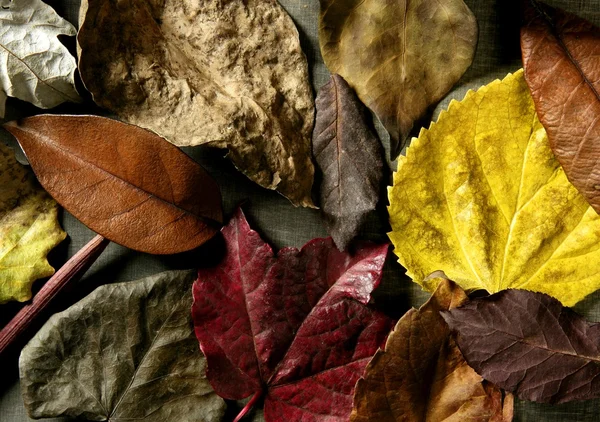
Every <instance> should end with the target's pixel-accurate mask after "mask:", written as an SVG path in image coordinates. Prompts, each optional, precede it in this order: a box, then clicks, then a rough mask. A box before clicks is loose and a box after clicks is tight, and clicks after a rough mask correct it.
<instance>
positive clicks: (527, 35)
mask: <svg viewBox="0 0 600 422" xmlns="http://www.w3.org/2000/svg"><path fill="white" fill-rule="evenodd" d="M525 3H526V10H525V24H524V26H523V27H522V29H521V46H522V50H523V64H524V66H525V78H526V80H527V84H528V85H529V88H530V89H531V93H532V95H533V101H534V102H535V106H536V109H537V112H538V115H539V117H540V121H541V122H542V124H543V125H544V127H545V128H546V130H547V131H548V138H549V139H550V146H551V147H552V150H553V151H554V154H555V155H556V158H558V161H559V162H560V164H561V165H562V167H563V168H564V169H565V173H566V174H567V176H568V177H569V180H570V181H571V182H572V183H573V185H575V187H576V188H577V189H578V190H579V192H581V193H582V194H583V196H584V197H585V198H586V199H587V200H588V202H589V203H590V204H591V205H592V207H594V209H595V210H596V212H600V118H599V116H600V28H598V27H596V26H594V25H592V24H591V23H590V22H588V21H586V20H585V19H582V18H579V17H577V16H575V15H572V14H570V13H567V12H564V11H562V10H560V9H554V8H552V7H550V6H547V5H545V4H543V3H541V2H538V1H534V0H527V1H526V2H525Z"/></svg>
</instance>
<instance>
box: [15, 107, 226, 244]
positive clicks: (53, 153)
mask: <svg viewBox="0 0 600 422" xmlns="http://www.w3.org/2000/svg"><path fill="white" fill-rule="evenodd" d="M5 128H6V129H7V130H8V131H9V132H11V133H12V134H13V135H14V136H15V137H16V138H17V140H18V141H19V143H20V145H21V147H22V148H23V150H24V151H25V154H26V155H27V158H28V159H29V162H30V164H31V166H32V167H33V170H34V172H35V174H36V175H37V177H38V179H39V181H40V183H41V184H42V186H43V187H44V188H45V189H46V190H47V191H48V192H49V193H50V194H51V195H52V196H53V197H54V198H55V199H56V200H57V201H58V202H59V203H60V204H61V205H62V206H63V207H65V208H66V209H67V210H68V211H69V212H70V213H71V214H73V215H74V216H75V217H77V218H78V219H79V220H81V221H82V222H83V223H84V224H85V225H87V226H88V227H90V228H91V229H92V230H94V231H95V232H97V233H99V234H101V235H102V236H104V237H106V238H108V239H110V240H112V241H114V242H116V243H119V244H121V245H124V246H127V247H129V248H131V249H135V250H138V251H142V252H148V253H154V254H172V253H178V252H183V251H186V250H190V249H194V248H196V247H198V246H199V245H201V244H202V243H204V242H205V241H206V240H208V239H209V238H211V237H212V236H213V235H214V234H216V233H217V231H218V229H219V227H220V225H221V222H222V210H221V193H220V190H219V187H218V185H217V184H216V182H215V181H214V180H213V179H212V178H211V177H210V175H209V174H208V173H207V172H206V171H205V170H204V169H203V168H202V167H200V165H198V164H197V163H196V162H194V161H193V160H192V159H191V158H189V157H188V156H187V155H186V154H184V153H183V152H182V151H180V150H179V149H178V148H177V147H175V146H173V145H171V144H170V143H168V142H167V141H165V140H164V139H162V138H161V137H160V136H158V135H156V134H154V133H152V132H149V131H147V130H144V129H141V128H138V127H136V126H132V125H128V124H125V123H121V122H118V121H116V120H110V119H105V118H102V117H97V116H51V115H45V116H36V117H30V118H27V119H24V120H20V121H18V122H12V123H8V124H7V125H5Z"/></svg>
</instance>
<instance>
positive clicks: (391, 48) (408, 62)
mask: <svg viewBox="0 0 600 422" xmlns="http://www.w3.org/2000/svg"><path fill="white" fill-rule="evenodd" d="M320 1H321V15H320V20H319V42H320V45H321V53H322V54H323V59H324V60H325V64H326V65H327V67H328V68H329V70H330V71H331V72H333V73H338V74H340V75H341V76H343V77H344V79H346V81H348V83H349V84H350V86H352V88H354V89H355V90H356V92H357V94H358V96H359V97H360V99H361V100H362V102H363V103H365V104H366V105H367V107H369V108H370V109H371V110H373V111H374V112H375V114H376V115H377V116H378V117H379V119H380V120H381V122H382V123H383V125H384V126H385V127H386V129H387V130H388V132H389V133H390V136H391V142H392V156H393V157H394V158H395V156H396V155H398V152H399V151H400V146H401V145H402V144H403V142H404V140H405V139H406V137H407V136H408V135H409V133H410V131H411V129H412V127H413V124H414V123H415V121H417V120H418V119H420V118H422V117H423V115H424V114H425V112H426V111H427V109H428V108H429V107H430V106H431V105H433V104H435V103H437V102H438V101H439V100H441V99H442V97H443V96H444V95H446V93H447V92H448V91H449V90H450V88H452V86H453V85H454V84H455V83H456V82H457V81H458V80H459V79H460V77H461V76H462V75H463V73H464V72H465V71H466V70H467V68H468V67H469V66H470V65H471V62H472V61H473V56H474V54H475V46H476V45H477V22H476V20H475V16H474V15H473V13H471V11H470V10H469V8H468V7H467V5H466V4H465V3H464V2H463V0H411V1H408V0H403V1H392V2H390V1H388V0H370V1H364V0H320Z"/></svg>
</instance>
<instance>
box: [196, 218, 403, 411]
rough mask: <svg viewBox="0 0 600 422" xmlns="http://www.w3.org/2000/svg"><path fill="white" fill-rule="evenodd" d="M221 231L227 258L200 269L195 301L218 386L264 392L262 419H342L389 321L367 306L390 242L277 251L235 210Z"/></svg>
mask: <svg viewBox="0 0 600 422" xmlns="http://www.w3.org/2000/svg"><path fill="white" fill-rule="evenodd" d="M223 236H224V238H225V241H226V242H227V252H226V255H225V257H224V259H223V261H222V262H221V263H220V264H219V265H218V266H217V267H215V268H212V269H202V270H200V272H199V275H198V281H197V282H196V283H195V284H194V305H193V307H192V313H193V316H194V324H195V327H196V335H197V337H198V340H199V341H200V347H201V348H202V350H203V351H204V354H205V355H206V358H207V360H208V370H207V375H208V379H209V380H210V382H211V384H212V386H213V387H214V388H215V391H216V392H217V393H218V394H219V395H220V396H221V397H224V398H229V399H235V400H238V399H242V398H245V397H248V396H251V395H255V394H259V395H264V396H265V401H264V406H265V408H264V412H265V413H264V415H265V420H266V421H267V422H273V421H281V420H290V421H300V420H314V419H315V418H319V419H322V420H328V421H331V422H347V420H348V417H349V416H350V412H351V410H352V395H353V392H354V386H355V384H356V381H357V380H358V378H359V377H360V376H361V375H362V373H363V371H364V368H365V366H366V365H367V363H368V361H369V360H370V359H371V357H372V356H373V354H374V353H375V352H376V351H377V348H378V347H380V346H382V345H383V344H384V342H385V338H386V337H387V334H388V332H389V330H390V329H391V328H392V326H393V324H392V321H391V320H390V319H389V318H387V317H385V316H384V315H383V314H381V313H379V312H377V311H374V310H372V309H370V308H369V307H367V306H366V305H367V303H368V302H369V299H370V297H371V292H372V291H373V289H375V287H376V286H377V285H378V284H379V282H380V280H381V275H382V269H383V263H384V261H385V257H386V252H387V245H382V246H376V245H372V244H365V245H363V247H358V248H357V251H356V253H355V255H353V256H350V255H349V254H347V253H344V252H340V251H338V250H337V249H336V247H335V245H334V244H333V241H332V240H331V239H314V240H312V241H310V242H309V243H307V244H306V245H305V246H304V247H303V248H302V249H301V250H297V249H293V248H285V249H282V250H281V251H279V254H278V255H277V256H274V254H273V250H272V249H271V247H270V246H269V245H268V244H266V243H265V242H263V241H262V239H261V238H260V236H259V235H258V233H256V232H255V231H254V230H252V229H251V228H250V226H249V225H248V223H247V222H246V219H245V217H244V215H243V213H242V211H241V210H238V211H237V212H236V214H235V216H234V217H233V218H232V219H231V222H230V223H229V225H227V226H226V227H225V228H224V229H223Z"/></svg>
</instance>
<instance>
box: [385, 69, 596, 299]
mask: <svg viewBox="0 0 600 422" xmlns="http://www.w3.org/2000/svg"><path fill="white" fill-rule="evenodd" d="M389 199H390V207H389V212H390V219H391V225H392V232H391V233H390V234H389V236H390V238H391V240H392V242H393V243H394V246H395V252H396V254H397V255H398V257H399V258H400V263H401V264H402V265H404V266H405V267H406V268H407V269H408V274H409V275H410V276H411V277H412V279H413V280H414V281H415V282H417V283H419V284H421V285H422V286H423V287H424V288H425V289H426V290H429V291H433V290H434V289H435V287H436V286H433V285H432V284H431V283H430V282H428V281H427V280H428V278H427V276H428V275H429V274H430V273H432V272H433V271H436V270H442V271H444V272H445V273H446V275H447V276H448V278H450V279H452V280H454V281H456V282H457V283H458V284H459V285H460V286H461V287H462V288H463V289H465V290H469V291H473V290H479V289H485V290H487V291H488V292H490V293H494V292H497V291H500V290H503V289H507V288H521V289H527V290H533V291H538V292H544V293H547V294H549V295H551V296H554V297H556V298H557V299H559V300H560V301H561V302H563V303H564V304H565V305H567V306H572V305H574V304H575V303H576V302H578V301H579V300H581V299H583V298H584V297H585V296H586V295H588V294H590V293H592V292H593V291H595V290H597V289H598V288H600V217H599V216H598V215H597V214H596V213H595V212H594V210H593V209H592V208H591V207H590V206H589V205H588V204H587V202H586V200H585V199H584V198H583V197H582V196H581V195H580V194H579V193H578V192H577V190H576V189H575V188H574V187H573V185H571V183H570V182H569V181H568V180H567V178H566V176H565V173H564V171H563V170H562V168H561V167H560V165H559V164H558V161H557V160H556V159H555V158H554V155H553V154H552V151H551V150H550V147H549V144H548V137H547V135H546V132H545V130H544V128H543V127H542V125H541V124H540V122H539V120H538V118H537V115H536V112H535V108H534V105H533V101H532V99H531V96H530V93H529V90H528V88H527V85H526V83H525V79H524V77H523V71H522V70H521V71H518V72H517V73H515V74H512V75H508V76H507V77H506V78H505V79H504V80H503V81H499V80H497V81H494V82H492V83H491V84H489V85H486V86H484V87H483V88H481V89H479V90H478V91H477V92H473V91H470V92H469V93H467V95H466V96H465V98H464V100H463V101H461V102H456V101H453V102H452V103H451V104H450V106H449V108H448V110H447V111H445V112H443V113H442V114H441V115H440V117H439V119H438V122H437V123H433V124H432V125H431V127H430V128H429V130H425V129H424V130H422V131H421V133H420V135H419V137H418V138H417V139H414V140H413V143H412V146H411V147H410V148H409V149H408V151H407V156H406V157H402V158H401V159H400V162H399V164H398V171H397V172H396V173H395V175H394V186H393V187H392V188H390V190H389Z"/></svg>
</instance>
